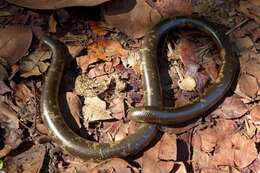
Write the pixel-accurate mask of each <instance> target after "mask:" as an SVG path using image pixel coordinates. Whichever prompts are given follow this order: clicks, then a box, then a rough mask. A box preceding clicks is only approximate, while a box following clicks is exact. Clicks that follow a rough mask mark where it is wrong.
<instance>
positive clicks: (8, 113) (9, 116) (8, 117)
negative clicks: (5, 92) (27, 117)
mask: <svg viewBox="0 0 260 173" xmlns="http://www.w3.org/2000/svg"><path fill="white" fill-rule="evenodd" d="M0 127H1V131H2V130H4V132H1V135H0V137H1V141H2V140H3V142H4V147H3V148H1V149H0V158H2V157H4V156H6V155H7V154H8V153H9V152H10V151H11V150H13V149H15V148H16V147H18V146H19V145H20V143H21V142H22V140H21V137H22V136H21V134H22V132H21V130H20V129H19V120H18V119H17V116H16V112H14V111H13V110H12V109H11V108H10V106H8V105H7V104H6V103H4V102H3V101H2V97H1V98H0Z"/></svg>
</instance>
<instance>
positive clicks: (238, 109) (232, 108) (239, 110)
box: [221, 95, 248, 119]
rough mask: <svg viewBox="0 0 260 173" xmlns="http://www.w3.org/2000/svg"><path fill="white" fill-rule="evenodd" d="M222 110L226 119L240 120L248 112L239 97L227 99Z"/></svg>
mask: <svg viewBox="0 0 260 173" xmlns="http://www.w3.org/2000/svg"><path fill="white" fill-rule="evenodd" d="M221 110H222V112H223V114H224V118H231V119H232V118H239V117H241V116H243V115H245V113H246V112H248V108H247V106H246V104H244V103H243V102H242V101H241V100H240V98H239V97H237V96H235V95H234V96H231V97H227V98H226V99H225V101H224V102H223V103H222V105H221Z"/></svg>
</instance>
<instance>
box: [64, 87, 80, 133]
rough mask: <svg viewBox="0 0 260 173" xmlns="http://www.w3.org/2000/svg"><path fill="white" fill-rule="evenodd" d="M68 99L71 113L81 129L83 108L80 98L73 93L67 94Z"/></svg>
mask: <svg viewBox="0 0 260 173" xmlns="http://www.w3.org/2000/svg"><path fill="white" fill-rule="evenodd" d="M66 99H67V103H68V106H69V109H70V113H71V115H72V116H73V118H74V120H75V121H76V123H77V125H78V127H79V128H81V123H80V118H81V114H80V113H81V108H82V103H81V100H80V98H79V97H78V96H77V95H76V94H75V93H73V92H66Z"/></svg>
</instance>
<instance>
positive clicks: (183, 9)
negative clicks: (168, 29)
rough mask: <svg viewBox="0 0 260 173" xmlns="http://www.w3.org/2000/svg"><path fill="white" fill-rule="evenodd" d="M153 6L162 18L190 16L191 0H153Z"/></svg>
mask: <svg viewBox="0 0 260 173" xmlns="http://www.w3.org/2000/svg"><path fill="white" fill-rule="evenodd" d="M155 7H156V8H157V9H158V11H159V13H160V14H161V15H162V16H163V17H164V18H168V17H175V16H190V15H191V14H192V3H191V1H183V0H159V1H155Z"/></svg>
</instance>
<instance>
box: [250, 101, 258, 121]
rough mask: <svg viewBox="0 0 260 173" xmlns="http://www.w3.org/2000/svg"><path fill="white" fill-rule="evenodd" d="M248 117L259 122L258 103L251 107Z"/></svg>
mask: <svg viewBox="0 0 260 173" xmlns="http://www.w3.org/2000/svg"><path fill="white" fill-rule="evenodd" d="M250 118H251V120H252V121H253V122H255V123H259V124H260V105H256V106H254V107H253V108H252V110H251V111H250Z"/></svg>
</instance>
